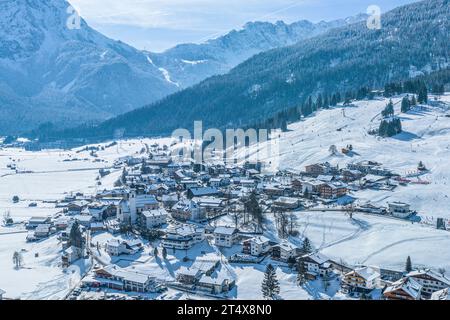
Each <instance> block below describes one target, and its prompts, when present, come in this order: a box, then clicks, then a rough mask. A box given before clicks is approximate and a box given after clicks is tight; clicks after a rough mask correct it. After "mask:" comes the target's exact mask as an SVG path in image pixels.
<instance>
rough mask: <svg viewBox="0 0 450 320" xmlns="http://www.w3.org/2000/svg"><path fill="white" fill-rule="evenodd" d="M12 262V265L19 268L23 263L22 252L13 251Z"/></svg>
mask: <svg viewBox="0 0 450 320" xmlns="http://www.w3.org/2000/svg"><path fill="white" fill-rule="evenodd" d="M13 263H14V267H15V268H16V269H20V268H21V267H22V264H23V257H22V254H21V253H20V252H18V251H14V254H13Z"/></svg>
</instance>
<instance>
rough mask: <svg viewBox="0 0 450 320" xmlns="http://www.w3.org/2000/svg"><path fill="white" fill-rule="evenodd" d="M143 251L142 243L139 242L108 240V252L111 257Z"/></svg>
mask: <svg viewBox="0 0 450 320" xmlns="http://www.w3.org/2000/svg"><path fill="white" fill-rule="evenodd" d="M141 249H143V246H142V242H141V241H139V240H133V241H124V240H118V239H114V240H108V242H107V243H106V251H107V252H108V254H109V255H111V256H120V255H121V254H135V253H137V252H138V251H139V250H141Z"/></svg>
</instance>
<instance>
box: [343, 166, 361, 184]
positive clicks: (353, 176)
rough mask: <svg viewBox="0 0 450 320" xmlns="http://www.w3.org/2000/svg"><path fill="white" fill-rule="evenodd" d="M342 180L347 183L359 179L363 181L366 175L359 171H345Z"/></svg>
mask: <svg viewBox="0 0 450 320" xmlns="http://www.w3.org/2000/svg"><path fill="white" fill-rule="evenodd" d="M341 174H342V178H343V180H344V181H345V182H351V181H355V180H358V179H361V178H362V177H363V176H364V174H363V173H362V172H361V171H359V170H350V169H344V170H342V172H341Z"/></svg>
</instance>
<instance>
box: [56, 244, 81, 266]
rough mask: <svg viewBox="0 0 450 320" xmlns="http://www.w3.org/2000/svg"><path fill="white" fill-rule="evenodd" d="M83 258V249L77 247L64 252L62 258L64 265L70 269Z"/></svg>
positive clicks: (71, 247)
mask: <svg viewBox="0 0 450 320" xmlns="http://www.w3.org/2000/svg"><path fill="white" fill-rule="evenodd" d="M81 257H83V249H80V248H78V247H75V246H70V247H68V248H66V249H64V250H63V253H62V257H61V259H62V264H63V266H64V267H68V266H70V265H71V264H73V263H74V262H75V261H77V260H78V259H81Z"/></svg>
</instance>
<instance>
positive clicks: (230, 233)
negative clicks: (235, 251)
mask: <svg viewBox="0 0 450 320" xmlns="http://www.w3.org/2000/svg"><path fill="white" fill-rule="evenodd" d="M238 232H239V230H238V229H236V228H232V227H217V228H215V229H214V244H215V245H216V246H219V247H227V248H231V247H232V246H233V245H234V244H235V243H236V241H237V239H238V236H239V233H238Z"/></svg>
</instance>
